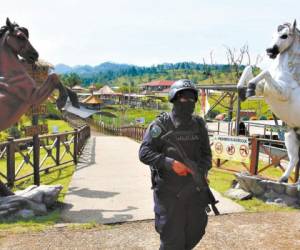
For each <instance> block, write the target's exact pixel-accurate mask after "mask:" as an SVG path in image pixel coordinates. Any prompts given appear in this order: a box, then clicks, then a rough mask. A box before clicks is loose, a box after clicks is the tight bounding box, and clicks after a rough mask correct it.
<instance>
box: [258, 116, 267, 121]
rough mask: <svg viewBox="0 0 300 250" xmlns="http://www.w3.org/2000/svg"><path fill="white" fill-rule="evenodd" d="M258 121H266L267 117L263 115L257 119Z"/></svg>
mask: <svg viewBox="0 0 300 250" xmlns="http://www.w3.org/2000/svg"><path fill="white" fill-rule="evenodd" d="M259 120H267V117H266V116H265V115H262V116H260V117H259Z"/></svg>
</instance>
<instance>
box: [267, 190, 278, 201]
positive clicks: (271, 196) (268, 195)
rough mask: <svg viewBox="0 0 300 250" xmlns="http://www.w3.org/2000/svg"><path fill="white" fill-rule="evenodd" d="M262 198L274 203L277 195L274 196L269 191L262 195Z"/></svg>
mask: <svg viewBox="0 0 300 250" xmlns="http://www.w3.org/2000/svg"><path fill="white" fill-rule="evenodd" d="M264 197H265V198H267V199H268V200H272V201H274V200H275V199H276V198H277V197H278V194H276V193H275V192H274V191H273V190H269V191H268V192H266V193H265V194H264Z"/></svg>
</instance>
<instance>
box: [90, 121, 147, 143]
mask: <svg viewBox="0 0 300 250" xmlns="http://www.w3.org/2000/svg"><path fill="white" fill-rule="evenodd" d="M87 123H88V124H89V125H90V126H92V127H93V128H94V129H95V130H96V131H98V132H100V133H103V134H109V135H116V136H126V137H130V138H132V139H134V140H136V141H142V140H143V137H144V134H145V132H146V128H144V127H139V126H124V127H115V126H113V125H107V124H104V123H101V122H96V121H94V120H92V119H87Z"/></svg>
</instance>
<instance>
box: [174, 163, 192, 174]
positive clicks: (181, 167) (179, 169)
mask: <svg viewBox="0 0 300 250" xmlns="http://www.w3.org/2000/svg"><path fill="white" fill-rule="evenodd" d="M172 169H173V171H174V172H175V173H176V174H177V175H179V176H186V175H187V174H189V173H192V172H191V170H190V169H189V168H188V167H187V166H186V165H185V164H183V163H182V162H180V161H176V160H174V161H173V164H172Z"/></svg>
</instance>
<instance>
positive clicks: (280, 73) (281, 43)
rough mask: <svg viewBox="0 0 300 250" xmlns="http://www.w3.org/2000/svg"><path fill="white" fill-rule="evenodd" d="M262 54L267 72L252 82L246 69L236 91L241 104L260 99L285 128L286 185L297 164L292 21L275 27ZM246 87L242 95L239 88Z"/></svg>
mask: <svg viewBox="0 0 300 250" xmlns="http://www.w3.org/2000/svg"><path fill="white" fill-rule="evenodd" d="M266 52H267V55H268V56H269V57H270V58H272V59H274V61H273V62H272V66H271V67H270V69H268V70H264V71H262V72H261V73H260V74H258V75H257V76H256V77H254V78H253V74H252V68H251V66H247V67H246V68H245V69H244V71H243V74H242V76H241V78H240V81H239V83H238V86H237V87H238V92H239V95H240V98H241V99H242V100H245V99H246V98H247V97H250V96H254V95H260V96H264V98H265V100H266V102H267V103H268V105H269V106H270V108H271V110H272V112H273V113H274V114H275V115H276V116H277V117H279V118H280V119H281V120H282V121H284V122H285V123H286V124H287V126H288V128H289V130H288V131H287V132H286V133H285V145H286V148H287V153H288V156H289V160H290V161H289V164H288V167H287V168H286V170H285V172H284V174H283V175H282V176H281V177H280V179H279V181H280V182H287V181H288V178H289V176H290V174H291V171H292V170H293V168H294V167H295V166H296V164H297V163H298V161H299V156H298V152H299V146H300V31H299V30H298V29H297V28H296V20H295V21H294V23H293V24H290V23H284V24H282V25H279V26H278V28H277V32H276V33H275V34H274V38H273V41H272V45H271V46H270V48H268V49H267V50H266ZM247 83H248V85H247V91H246V90H245V88H243V87H244V86H245V85H246V84H247Z"/></svg>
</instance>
